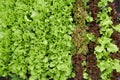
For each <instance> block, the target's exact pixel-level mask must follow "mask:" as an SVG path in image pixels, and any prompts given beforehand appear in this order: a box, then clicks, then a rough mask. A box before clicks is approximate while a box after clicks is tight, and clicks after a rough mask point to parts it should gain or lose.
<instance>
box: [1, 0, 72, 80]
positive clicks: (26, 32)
mask: <svg viewBox="0 0 120 80" xmlns="http://www.w3.org/2000/svg"><path fill="white" fill-rule="evenodd" d="M73 2H74V0H0V76H10V77H12V80H17V79H18V80H19V79H23V80H25V79H26V80H50V79H51V80H52V79H53V80H66V79H67V78H68V77H72V76H74V73H72V68H73V67H72V62H71V57H72V54H71V51H72V50H73V47H74V46H73V42H72V38H71V34H72V32H73V29H74V25H73V23H72V21H73V20H72V16H71V15H72V7H73V6H72V3H73ZM18 77H19V78H18Z"/></svg>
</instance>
